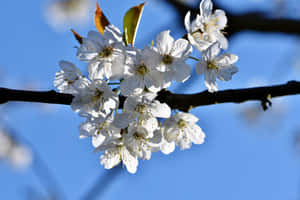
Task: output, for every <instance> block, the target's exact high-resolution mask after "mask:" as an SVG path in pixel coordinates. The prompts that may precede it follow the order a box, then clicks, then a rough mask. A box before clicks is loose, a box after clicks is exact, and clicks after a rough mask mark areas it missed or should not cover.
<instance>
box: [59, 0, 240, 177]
mask: <svg viewBox="0 0 300 200" xmlns="http://www.w3.org/2000/svg"><path fill="white" fill-rule="evenodd" d="M143 6H144V4H141V5H139V6H136V7H134V8H133V9H130V10H129V11H128V12H132V13H130V14H128V15H127V14H126V15H127V16H137V17H136V18H138V19H136V18H132V19H131V20H133V21H136V22H137V23H136V26H135V27H133V29H134V31H133V34H131V35H130V34H128V33H129V32H130V31H131V30H132V27H127V26H124V33H123V34H122V33H121V32H120V30H119V29H118V28H116V27H115V26H113V25H111V24H110V23H109V22H108V20H107V19H106V17H105V16H104V15H103V13H102V11H101V10H100V8H99V6H98V5H97V11H96V16H95V17H101V20H96V18H95V23H97V22H103V21H104V22H105V23H102V24H101V23H100V24H99V23H98V24H96V27H97V28H98V31H99V32H96V31H90V32H89V33H88V35H87V37H81V36H80V35H79V34H77V33H76V34H75V33H74V34H75V36H76V38H77V39H78V41H79V42H80V43H81V45H80V47H78V49H77V58H78V59H79V60H81V61H84V62H87V63H88V67H87V71H88V77H85V76H84V75H82V73H81V71H80V69H79V68H77V67H76V66H75V65H74V64H72V63H70V62H68V61H61V62H60V67H61V71H59V72H57V73H56V77H55V80H54V85H55V86H56V87H57V89H58V90H59V91H60V92H63V93H69V94H72V95H73V96H74V98H73V101H72V104H71V107H72V109H73V110H74V111H75V112H78V113H79V115H80V116H81V117H84V118H86V121H85V122H84V123H82V124H81V126H80V137H81V138H86V137H91V138H92V144H93V146H94V147H95V152H98V151H104V153H103V154H102V155H101V158H100V160H101V164H103V165H104V167H105V168H106V169H110V168H112V167H114V166H116V165H118V164H119V163H121V162H122V163H123V164H124V165H125V166H126V168H127V170H128V171H129V172H130V173H135V172H136V170H137V166H138V159H146V160H149V159H150V158H151V154H152V152H157V151H162V152H163V153H165V154H169V153H171V152H173V151H174V149H175V145H177V146H179V147H180V149H182V150H184V149H188V148H190V147H191V145H192V143H194V144H202V143H203V142H204V139H205V134H204V132H203V131H202V129H201V128H200V127H199V126H198V125H197V124H196V123H197V121H198V118H197V117H196V116H194V115H192V114H190V113H184V112H177V111H174V112H173V115H172V111H171V108H170V107H169V106H168V105H167V104H165V103H160V102H159V101H158V100H156V99H155V98H156V96H157V93H158V92H159V91H160V90H162V89H166V88H168V87H169V86H170V85H171V83H172V82H173V81H176V82H181V83H183V82H185V81H186V80H188V79H189V78H190V76H191V68H190V66H189V65H188V64H187V63H186V60H187V59H189V58H192V57H190V54H191V53H192V51H193V47H195V48H196V49H197V50H198V51H200V52H201V54H202V59H197V58H193V59H196V60H198V63H197V67H196V71H197V73H198V74H199V75H200V74H204V77H205V85H206V87H207V88H208V91H209V92H215V91H217V90H218V88H217V84H216V79H219V80H223V81H229V80H231V77H232V75H233V74H234V73H236V72H237V71H238V70H237V68H236V67H235V66H234V65H233V64H234V63H235V62H236V61H237V59H238V57H237V56H236V55H233V54H230V53H223V54H220V52H221V51H222V50H226V49H227V47H228V41H227V39H226V38H225V37H224V35H223V32H222V30H223V29H224V28H225V26H226V24H227V18H226V15H225V12H224V11H222V10H215V11H214V12H213V9H212V7H213V5H212V2H211V0H203V1H202V2H201V3H200V14H199V15H197V17H196V19H194V20H192V21H191V20H190V13H189V12H188V13H187V15H186V18H185V26H186V30H187V39H188V40H186V39H183V38H180V39H177V40H175V39H174V38H173V37H172V36H171V35H170V31H169V30H166V31H163V32H161V33H160V34H159V35H158V36H157V37H156V41H155V45H154V44H152V45H149V46H146V47H144V49H139V48H137V47H135V46H134V38H135V33H136V29H137V26H138V23H139V18H140V15H141V10H142V8H143ZM137 10H138V11H139V12H138V13H137V12H136V11H137ZM134 12H135V13H134ZM126 15H125V16H126ZM103 19H104V20H103ZM124 21H125V20H124ZM125 22H126V21H125ZM128 24H130V23H128ZM119 94H120V95H122V96H124V97H125V98H126V100H125V102H124V105H123V108H122V109H119Z"/></svg>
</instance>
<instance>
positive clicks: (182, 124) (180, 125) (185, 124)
mask: <svg viewBox="0 0 300 200" xmlns="http://www.w3.org/2000/svg"><path fill="white" fill-rule="evenodd" d="M177 125H178V127H179V128H180V129H183V128H184V127H186V126H187V122H186V121H184V120H183V119H180V120H179V121H178V122H177Z"/></svg>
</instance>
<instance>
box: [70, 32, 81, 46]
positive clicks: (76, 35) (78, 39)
mask: <svg viewBox="0 0 300 200" xmlns="http://www.w3.org/2000/svg"><path fill="white" fill-rule="evenodd" d="M71 31H72V33H73V34H74V37H75V39H76V40H77V41H78V42H79V43H80V44H82V36H81V35H79V34H78V33H76V32H75V31H74V30H73V29H71Z"/></svg>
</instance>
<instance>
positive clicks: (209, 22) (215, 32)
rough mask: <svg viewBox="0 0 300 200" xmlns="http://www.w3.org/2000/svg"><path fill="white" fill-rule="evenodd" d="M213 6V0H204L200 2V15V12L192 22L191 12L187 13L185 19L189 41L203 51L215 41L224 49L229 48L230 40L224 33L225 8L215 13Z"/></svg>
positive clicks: (225, 21)
mask: <svg viewBox="0 0 300 200" xmlns="http://www.w3.org/2000/svg"><path fill="white" fill-rule="evenodd" d="M212 8H213V4H212V1H211V0H202V1H201V3H200V15H199V14H198V15H197V17H196V19H195V20H194V21H192V23H191V21H190V16H191V13H190V12H188V13H187V14H186V16H185V19H184V23H185V28H186V30H187V32H188V34H187V36H188V39H189V41H190V42H191V44H192V45H193V46H194V47H195V48H197V49H198V50H199V51H201V52H202V51H204V50H206V49H207V48H208V47H209V46H210V45H212V43H214V42H219V43H220V44H221V48H222V49H227V48H228V41H227V39H226V37H225V36H224V35H223V33H222V30H223V29H224V28H225V27H226V24H227V17H226V15H225V12H224V11H223V10H219V9H217V10H215V12H214V13H213V12H212Z"/></svg>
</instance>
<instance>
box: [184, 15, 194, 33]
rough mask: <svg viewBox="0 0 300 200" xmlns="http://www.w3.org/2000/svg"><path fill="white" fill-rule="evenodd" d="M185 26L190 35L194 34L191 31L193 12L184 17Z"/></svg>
mask: <svg viewBox="0 0 300 200" xmlns="http://www.w3.org/2000/svg"><path fill="white" fill-rule="evenodd" d="M184 26H185V29H186V31H187V32H188V33H190V32H192V30H191V12H190V11H188V12H187V13H186V15H185V17H184Z"/></svg>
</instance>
